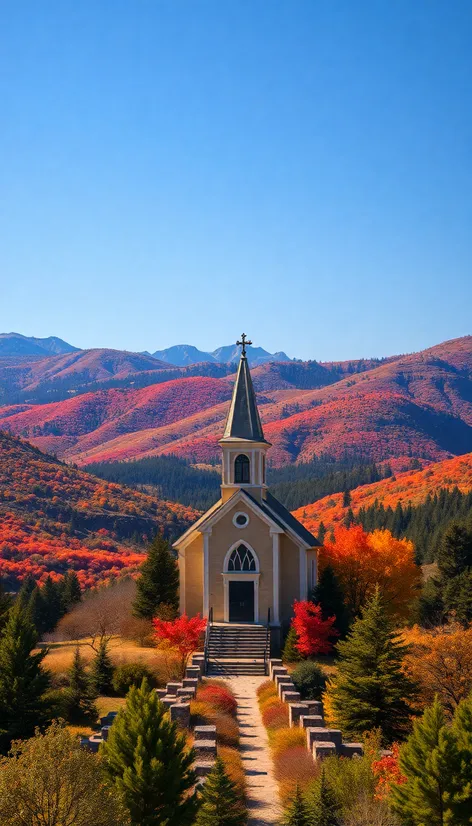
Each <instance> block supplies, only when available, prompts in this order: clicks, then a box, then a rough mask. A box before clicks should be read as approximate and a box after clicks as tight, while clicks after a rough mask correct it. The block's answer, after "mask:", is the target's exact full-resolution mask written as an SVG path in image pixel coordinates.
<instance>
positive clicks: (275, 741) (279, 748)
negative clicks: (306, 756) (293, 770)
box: [270, 727, 306, 758]
mask: <svg viewBox="0 0 472 826" xmlns="http://www.w3.org/2000/svg"><path fill="white" fill-rule="evenodd" d="M270 745H271V748H272V751H273V754H274V758H275V757H276V756H277V755H278V754H282V752H284V751H287V750H288V749H292V748H296V747H297V746H301V747H303V748H306V731H305V729H303V728H288V727H287V728H280V729H277V730H276V731H272V732H271V734H270Z"/></svg>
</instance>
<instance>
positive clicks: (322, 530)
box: [316, 522, 326, 545]
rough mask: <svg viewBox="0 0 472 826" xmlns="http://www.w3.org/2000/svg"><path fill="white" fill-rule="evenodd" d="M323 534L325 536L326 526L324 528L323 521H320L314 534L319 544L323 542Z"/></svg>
mask: <svg viewBox="0 0 472 826" xmlns="http://www.w3.org/2000/svg"><path fill="white" fill-rule="evenodd" d="M325 536H326V528H325V525H324V522H320V526H319V528H318V533H317V535H316V538H317V540H318V542H319V543H320V545H323V544H324V539H325Z"/></svg>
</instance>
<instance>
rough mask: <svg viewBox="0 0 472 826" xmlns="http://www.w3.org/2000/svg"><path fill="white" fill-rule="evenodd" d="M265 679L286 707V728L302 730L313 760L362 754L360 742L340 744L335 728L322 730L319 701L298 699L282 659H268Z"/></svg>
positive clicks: (322, 714)
mask: <svg viewBox="0 0 472 826" xmlns="http://www.w3.org/2000/svg"><path fill="white" fill-rule="evenodd" d="M269 676H270V679H271V680H273V681H274V683H275V685H276V686H277V691H278V695H279V697H280V699H281V700H282V701H283V702H284V703H287V705H288V714H289V723H290V726H291V727H296V726H300V727H302V728H304V729H305V730H306V745H307V749H308V750H309V751H310V752H311V754H312V755H313V757H314V759H315V760H322V759H323V758H325V757H329V756H331V755H338V756H340V757H356V756H359V755H362V754H363V746H362V743H344V742H343V736H342V732H341V731H340V730H339V729H330V728H326V727H325V723H324V712H323V703H322V702H321V701H320V700H301V698H300V694H299V692H298V691H297V690H296V688H295V685H294V684H293V681H292V678H291V676H290V674H289V672H288V669H287V668H285V666H284V665H283V663H282V660H280V659H272V660H269Z"/></svg>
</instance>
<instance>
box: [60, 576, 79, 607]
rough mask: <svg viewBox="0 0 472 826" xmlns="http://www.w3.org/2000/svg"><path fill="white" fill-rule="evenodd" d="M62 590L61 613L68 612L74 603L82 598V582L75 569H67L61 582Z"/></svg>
mask: <svg viewBox="0 0 472 826" xmlns="http://www.w3.org/2000/svg"><path fill="white" fill-rule="evenodd" d="M60 592H61V613H62V615H64V614H66V613H67V611H69V610H70V609H71V608H72V607H73V606H74V605H76V604H77V603H78V602H80V600H81V599H82V591H81V588H80V582H79V578H78V576H77V574H76V573H75V571H67V573H66V574H64V576H63V578H62V581H61V583H60Z"/></svg>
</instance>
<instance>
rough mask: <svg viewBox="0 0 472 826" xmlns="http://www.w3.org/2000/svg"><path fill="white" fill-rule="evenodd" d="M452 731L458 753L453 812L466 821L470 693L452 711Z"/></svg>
mask: <svg viewBox="0 0 472 826" xmlns="http://www.w3.org/2000/svg"><path fill="white" fill-rule="evenodd" d="M452 731H453V734H454V736H455V738H456V745H457V749H458V753H459V766H460V769H459V777H458V782H457V786H458V791H457V792H456V795H455V797H454V812H455V814H456V816H457V817H458V818H459V819H458V822H459V823H467V816H469V817H471V812H472V694H469V696H468V697H467V698H466V699H465V700H462V702H460V703H459V705H458V706H457V708H456V710H455V712H454V720H453V723H452Z"/></svg>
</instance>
